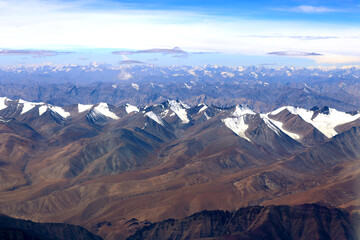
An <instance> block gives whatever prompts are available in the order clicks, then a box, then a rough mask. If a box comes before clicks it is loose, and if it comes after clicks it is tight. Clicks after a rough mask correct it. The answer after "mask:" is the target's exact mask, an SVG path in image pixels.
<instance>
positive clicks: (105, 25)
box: [0, 0, 360, 60]
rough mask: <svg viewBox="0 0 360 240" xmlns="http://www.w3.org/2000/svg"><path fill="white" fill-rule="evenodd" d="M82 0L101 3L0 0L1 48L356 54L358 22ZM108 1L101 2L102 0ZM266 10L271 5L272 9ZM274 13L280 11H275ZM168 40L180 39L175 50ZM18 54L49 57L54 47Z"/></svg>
mask: <svg viewBox="0 0 360 240" xmlns="http://www.w3.org/2000/svg"><path fill="white" fill-rule="evenodd" d="M89 2H94V3H98V4H99V5H101V2H99V1H98V0H92V1H85V0H73V1H61V0H56V1H41V0H28V1H21V0H14V1H11V3H10V2H9V1H5V0H0V32H2V37H1V38H0V47H3V48H8V49H44V48H45V49H57V50H59V52H61V50H62V49H71V48H72V47H75V48H76V47H80V48H111V49H145V50H134V51H115V52H114V54H120V55H131V54H163V55H170V56H174V57H177V58H178V57H182V58H184V57H187V56H188V55H189V56H190V55H192V54H202V53H204V54H205V53H224V54H239V55H248V56H269V54H267V53H270V52H276V51H278V50H279V49H284V51H289V52H291V51H294V50H295V51H299V52H305V53H317V52H321V53H322V54H324V55H326V56H329V55H332V56H335V55H336V56H347V59H357V58H355V57H353V56H360V41H358V38H359V37H360V26H358V25H356V24H349V23H346V22H345V23H343V22H341V21H340V20H339V21H338V22H334V21H329V22H326V21H319V22H318V21H316V20H313V19H311V18H309V19H307V18H298V19H292V20H287V21H283V19H274V18H269V19H267V18H264V17H259V16H256V15H254V16H250V17H246V15H244V16H226V15H221V16H218V15H211V13H210V12H201V11H196V10H186V11H185V10H159V9H158V10H150V9H141V8H139V9H136V8H129V7H128V6H122V5H121V4H118V5H116V7H107V8H104V7H101V6H100V7H99V8H95V7H94V6H92V7H89V6H87V5H86V4H88V3H89ZM111 2H112V1H107V4H108V6H111V4H112V3H111ZM137 7H139V6H137ZM264 8H266V6H264ZM278 10H279V9H278ZM283 10H284V11H285V10H286V11H288V12H296V13H290V14H288V15H301V16H312V15H316V16H318V15H321V16H323V15H327V14H341V13H342V11H343V10H342V9H341V8H338V7H328V6H326V5H322V6H312V5H300V6H288V7H283ZM268 11H269V12H271V11H273V12H276V11H274V9H272V10H268ZM280 13H281V14H286V13H282V12H281V10H280ZM267 38H271V40H269V39H267ZM305 40H306V41H305ZM173 46H181V49H180V48H172V47H173ZM182 49H184V50H182ZM39 51H41V50H39ZM22 54H23V55H32V56H46V55H47V56H51V55H52V54H55V55H56V54H59V53H52V52H51V51H50V52H46V51H45V52H43V53H41V52H38V53H35V52H33V53H26V52H23V53H22ZM2 55H8V56H10V55H16V53H15V52H14V53H5V52H4V54H2ZM19 55H20V53H19ZM344 59H345V58H344ZM125 60H126V59H125ZM142 60H143V59H142Z"/></svg>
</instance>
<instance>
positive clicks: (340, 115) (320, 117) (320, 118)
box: [270, 106, 360, 138]
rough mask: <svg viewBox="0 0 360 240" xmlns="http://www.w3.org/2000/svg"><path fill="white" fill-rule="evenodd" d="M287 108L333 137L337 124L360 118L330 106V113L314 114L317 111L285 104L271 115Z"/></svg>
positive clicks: (329, 136) (358, 115)
mask: <svg viewBox="0 0 360 240" xmlns="http://www.w3.org/2000/svg"><path fill="white" fill-rule="evenodd" d="M285 109H287V110H288V111H289V112H290V113H292V114H294V115H298V116H300V117H301V118H302V119H303V120H304V121H306V122H308V123H310V124H312V125H313V126H314V127H315V128H316V129H318V130H319V131H320V132H322V133H323V134H324V135H325V136H327V137H328V138H331V137H333V136H335V135H337V134H338V133H337V132H336V130H335V128H336V126H339V125H342V124H345V123H349V122H352V121H355V120H357V119H359V118H360V114H359V113H358V114H356V115H351V114H349V113H345V112H341V111H337V110H336V109H333V108H329V114H325V113H322V112H320V113H318V114H317V115H316V116H314V113H315V111H312V110H307V109H304V108H299V107H292V106H285V107H281V108H279V109H277V110H275V111H273V112H271V113H270V114H271V115H276V114H278V113H280V112H282V111H283V110H285Z"/></svg>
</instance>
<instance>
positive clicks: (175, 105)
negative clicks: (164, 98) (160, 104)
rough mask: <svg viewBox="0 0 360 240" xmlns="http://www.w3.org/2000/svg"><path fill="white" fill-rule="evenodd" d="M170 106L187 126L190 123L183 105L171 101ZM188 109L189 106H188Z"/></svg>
mask: <svg viewBox="0 0 360 240" xmlns="http://www.w3.org/2000/svg"><path fill="white" fill-rule="evenodd" d="M169 105H170V109H171V110H172V111H173V112H174V113H175V114H176V115H177V116H178V117H179V118H180V119H181V121H182V123H184V124H186V123H189V122H190V120H189V118H188V115H187V112H186V109H185V106H184V104H183V103H181V102H180V101H175V100H170V101H169ZM186 107H188V106H187V105H186Z"/></svg>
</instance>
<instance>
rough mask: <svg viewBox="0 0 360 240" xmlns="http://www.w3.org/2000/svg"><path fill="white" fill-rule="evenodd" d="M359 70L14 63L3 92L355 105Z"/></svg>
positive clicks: (87, 98) (69, 98) (78, 98)
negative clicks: (16, 64) (22, 64)
mask: <svg viewBox="0 0 360 240" xmlns="http://www.w3.org/2000/svg"><path fill="white" fill-rule="evenodd" d="M359 77H360V68H359V67H356V66H354V67H353V66H350V67H341V68H335V67H309V68H299V69H298V68H293V67H280V68H271V67H241V66H240V67H225V66H216V65H215V66H211V65H205V66H202V67H182V66H172V67H159V66H155V65H133V66H120V67H113V66H111V65H98V64H92V65H85V66H80V65H65V66H58V65H40V66H38V65H34V66H23V67H21V66H20V67H15V66H14V67H2V68H1V70H0V79H1V80H2V81H1V84H0V95H1V96H6V97H9V98H12V99H24V100H27V101H32V102H48V103H51V104H54V105H59V106H66V105H71V104H77V103H82V104H96V103H99V102H107V103H110V104H114V105H121V104H126V103H130V104H133V105H137V106H142V107H144V106H146V105H152V104H159V103H162V102H164V101H166V100H167V99H179V100H182V101H183V102H186V103H187V104H189V105H190V106H195V105H197V104H199V103H206V104H208V105H211V104H214V105H216V106H233V105H236V104H245V105H248V106H249V107H250V108H252V109H253V110H256V111H262V112H268V111H271V110H274V109H275V108H279V107H281V106H284V105H292V106H299V107H303V108H307V109H310V108H312V107H314V106H329V107H332V108H336V109H338V110H342V111H356V110H358V109H360V104H359V103H360V99H359V95H360V86H359V83H358V79H359Z"/></svg>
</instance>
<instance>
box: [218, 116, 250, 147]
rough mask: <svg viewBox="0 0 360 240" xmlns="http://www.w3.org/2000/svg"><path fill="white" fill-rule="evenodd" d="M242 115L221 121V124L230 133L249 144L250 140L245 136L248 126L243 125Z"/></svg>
mask: <svg viewBox="0 0 360 240" xmlns="http://www.w3.org/2000/svg"><path fill="white" fill-rule="evenodd" d="M244 117H245V116H244V115H243V116H239V117H231V118H225V119H222V120H221V121H223V123H224V124H225V126H226V127H228V128H229V129H230V130H231V131H233V132H234V133H235V134H236V135H238V136H239V137H242V138H244V139H246V140H247V141H249V142H251V140H250V139H249V138H248V137H247V136H246V135H245V132H246V130H247V129H248V128H249V126H248V125H247V124H246V123H245V120H244Z"/></svg>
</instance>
